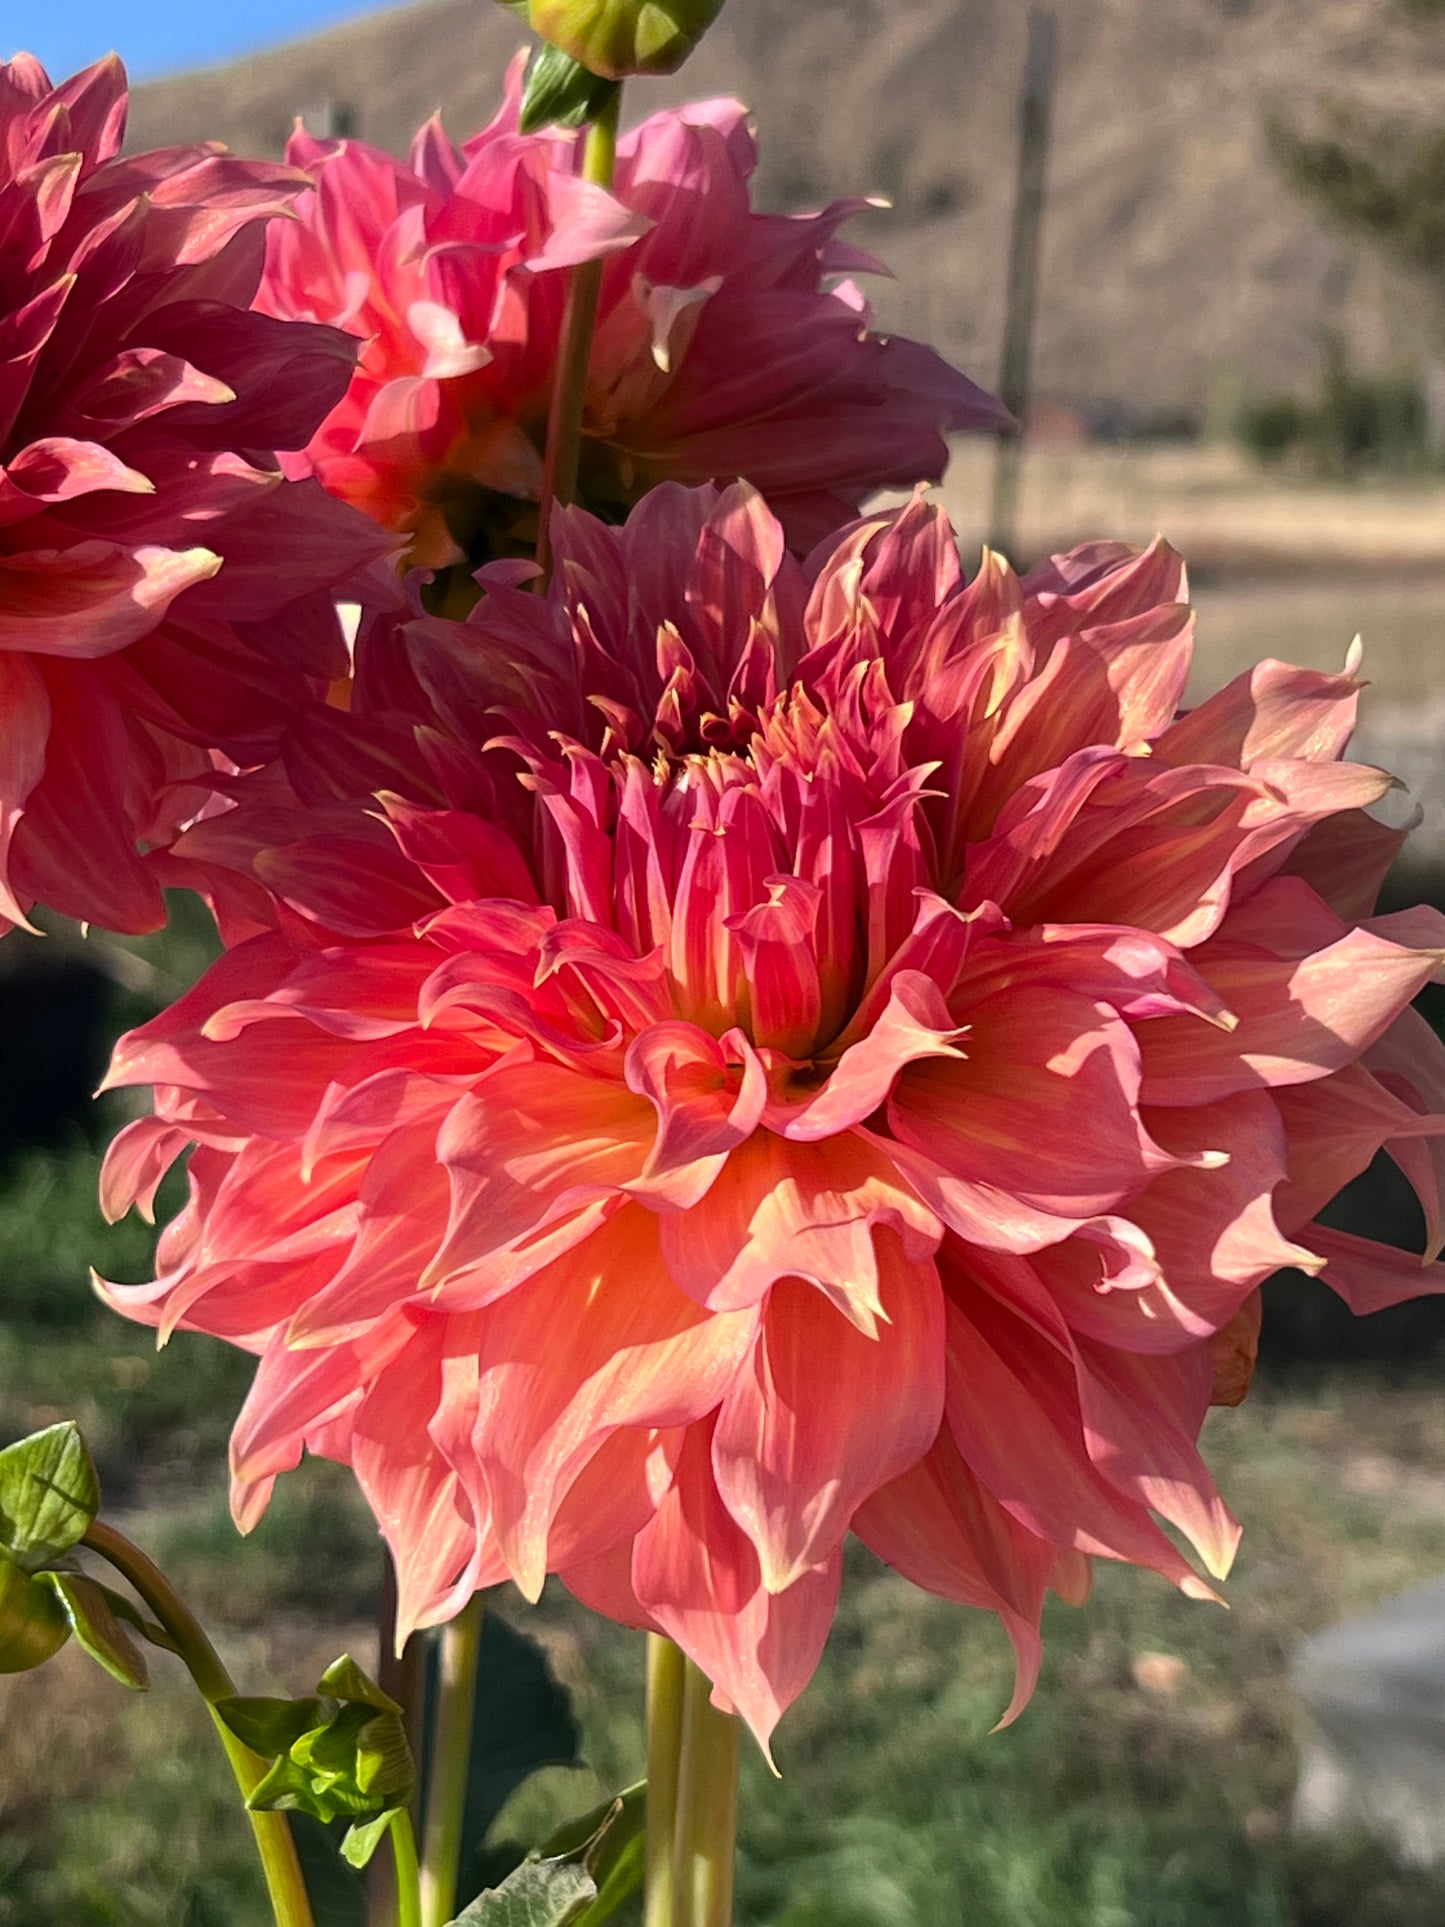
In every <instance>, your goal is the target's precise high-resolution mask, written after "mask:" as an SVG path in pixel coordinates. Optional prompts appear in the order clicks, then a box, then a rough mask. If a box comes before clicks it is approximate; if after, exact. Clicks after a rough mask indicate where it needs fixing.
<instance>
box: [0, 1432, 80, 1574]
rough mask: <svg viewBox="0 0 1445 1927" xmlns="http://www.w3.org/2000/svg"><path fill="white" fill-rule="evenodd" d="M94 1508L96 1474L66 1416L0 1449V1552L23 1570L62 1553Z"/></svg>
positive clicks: (77, 1540) (74, 1541) (35, 1568)
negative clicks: (62, 1421)
mask: <svg viewBox="0 0 1445 1927" xmlns="http://www.w3.org/2000/svg"><path fill="white" fill-rule="evenodd" d="M99 1510H100V1480H99V1479H98V1478H97V1477H96V1475H95V1466H94V1465H93V1464H92V1462H91V1457H90V1453H89V1451H88V1450H87V1449H86V1444H85V1440H84V1439H83V1438H82V1437H81V1436H80V1430H79V1428H78V1427H77V1426H76V1425H75V1423H74V1422H73V1421H72V1420H70V1419H66V1420H65V1421H64V1423H62V1424H60V1425H50V1426H47V1427H46V1429H45V1430H44V1431H43V1432H32V1433H31V1435H30V1437H29V1438H28V1439H21V1440H20V1441H19V1442H18V1443H17V1444H15V1445H7V1446H6V1447H5V1449H4V1451H3V1452H0V1556H3V1557H4V1558H6V1559H8V1560H10V1561H11V1562H12V1563H13V1564H15V1565H17V1566H20V1567H22V1568H23V1569H24V1570H25V1571H26V1572H38V1571H39V1570H40V1568H41V1567H42V1566H52V1565H54V1564H55V1562H56V1560H57V1559H61V1558H63V1557H64V1556H65V1554H66V1553H67V1552H69V1551H70V1549H71V1548H72V1546H76V1545H78V1544H79V1543H80V1541H81V1540H82V1539H83V1538H84V1537H85V1534H86V1533H87V1531H88V1530H89V1529H90V1526H91V1524H92V1523H93V1521H94V1519H95V1515H96V1513H97V1512H99Z"/></svg>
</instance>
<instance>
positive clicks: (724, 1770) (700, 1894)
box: [649, 1660, 742, 1927]
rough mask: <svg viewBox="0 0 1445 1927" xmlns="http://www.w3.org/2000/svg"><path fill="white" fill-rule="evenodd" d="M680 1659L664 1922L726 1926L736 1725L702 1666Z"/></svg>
mask: <svg viewBox="0 0 1445 1927" xmlns="http://www.w3.org/2000/svg"><path fill="white" fill-rule="evenodd" d="M683 1665H684V1668H685V1674H684V1681H683V1700H682V1746H681V1750H680V1755H679V1759H678V1769H677V1819H676V1832H675V1835H674V1846H673V1885H674V1891H675V1894H676V1901H675V1914H674V1918H673V1921H672V1923H671V1927H732V1918H733V1869H734V1865H735V1862H736V1859H737V1833H738V1743H739V1739H740V1737H741V1733H742V1725H741V1722H740V1721H739V1720H738V1719H737V1718H736V1717H735V1715H733V1714H731V1713H720V1712H719V1711H718V1710H717V1708H716V1707H715V1706H714V1705H713V1704H712V1683H711V1681H710V1680H709V1679H708V1677H707V1674H706V1673H704V1672H702V1671H701V1670H700V1668H698V1667H697V1666H694V1665H693V1663H692V1661H691V1660H684V1662H683ZM649 1927H651V1923H649Z"/></svg>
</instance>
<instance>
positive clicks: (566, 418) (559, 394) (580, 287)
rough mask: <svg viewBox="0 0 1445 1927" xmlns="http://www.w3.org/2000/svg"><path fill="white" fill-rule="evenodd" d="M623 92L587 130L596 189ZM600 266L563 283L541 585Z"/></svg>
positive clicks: (563, 484) (573, 436)
mask: <svg viewBox="0 0 1445 1927" xmlns="http://www.w3.org/2000/svg"><path fill="white" fill-rule="evenodd" d="M621 105H622V89H621V87H617V88H615V89H614V90H613V93H612V96H611V98H610V99H609V100H608V102H607V104H606V106H605V107H603V108H602V110H601V111H600V113H599V114H598V116H597V118H596V120H595V121H593V123H592V125H591V126H590V127H589V128H588V129H587V141H586V145H585V146H584V148H583V150H582V178H583V180H584V181H591V182H592V184H593V185H594V186H595V187H611V185H612V176H613V173H614V172H615V170H616V166H617V116H618V111H619V109H620V108H621ZM602 265H603V264H602V263H601V262H600V261H583V262H580V263H579V264H578V266H576V267H575V268H573V270H572V272H571V274H570V276H569V278H568V281H567V303H566V306H565V308H564V309H563V311H562V339H561V342H560V343H559V345H558V350H557V370H556V373H555V375H554V376H553V379H552V402H551V407H550V409H549V410H548V414H547V452H546V455H545V456H544V458H543V463H542V494H541V499H540V501H539V502H538V505H537V560H538V562H539V563H540V564H541V566H542V579H543V580H545V578H546V574H547V569H548V566H549V564H550V562H551V557H552V539H551V520H552V507H553V504H554V503H557V502H562V503H566V502H570V501H571V500H572V498H573V496H574V495H575V494H576V493H577V469H578V464H579V462H580V460H581V455H582V415H583V411H584V409H585V407H586V402H587V362H588V357H589V356H590V355H591V353H592V331H593V329H594V327H595V326H596V324H597V300H598V296H599V295H600V294H601V292H602Z"/></svg>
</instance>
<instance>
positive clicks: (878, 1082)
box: [777, 970, 964, 1142]
mask: <svg viewBox="0 0 1445 1927" xmlns="http://www.w3.org/2000/svg"><path fill="white" fill-rule="evenodd" d="M963 1035H964V1032H963V1031H962V1030H960V1029H959V1028H958V1027H957V1025H955V1024H954V1022H953V1020H952V1018H951V1016H950V1014H949V1009H948V1005H947V1004H946V1003H945V1001H944V998H943V994H942V992H941V991H940V990H939V988H938V986H937V985H936V984H935V983H934V982H933V981H932V980H931V979H930V978H928V977H926V976H924V975H922V973H921V972H918V971H914V970H902V971H898V972H896V973H895V974H894V975H893V977H892V979H891V980H890V983H889V986H888V1001H887V1004H886V1005H885V1006H884V1009H883V1012H882V1014H881V1016H879V1017H878V1019H877V1021H876V1022H875V1023H874V1025H873V1027H872V1029H871V1030H870V1031H869V1032H868V1034H867V1036H866V1037H861V1038H859V1040H858V1041H857V1043H854V1044H850V1045H849V1046H848V1047H847V1049H846V1050H845V1051H844V1052H843V1054H842V1056H841V1057H840V1058H839V1059H838V1062H837V1064H836V1065H835V1066H834V1068H833V1070H832V1071H831V1072H830V1073H829V1076H828V1079H827V1082H826V1083H825V1084H824V1085H823V1088H822V1089H821V1090H820V1091H819V1093H818V1094H817V1096H816V1097H813V1098H810V1099H808V1100H807V1101H806V1102H805V1103H803V1104H802V1105H800V1106H799V1107H798V1108H797V1109H794V1110H791V1111H790V1112H789V1114H788V1115H787V1116H786V1119H785V1120H782V1121H780V1123H779V1125H778V1126H777V1128H779V1129H781V1131H782V1133H783V1135H784V1136H786V1137H789V1138H794V1139H797V1140H799V1141H802V1142H814V1141H816V1140H817V1139H819V1138H827V1137H832V1136H834V1135H835V1134H836V1133H837V1132H839V1131H844V1130H847V1129H848V1128H849V1127H850V1126H852V1125H854V1124H861V1123H862V1122H863V1120H864V1118H866V1117H869V1116H871V1115H872V1113H873V1112H874V1111H876V1110H877V1109H878V1107H879V1105H880V1104H882V1103H884V1102H885V1101H886V1100H887V1098H888V1097H889V1096H890V1094H891V1093H892V1090H893V1087H894V1085H895V1084H896V1082H897V1080H898V1076H899V1073H900V1072H901V1071H902V1069H903V1067H904V1065H905V1064H913V1063H917V1062H918V1061H919V1060H920V1059H923V1058H929V1057H944V1058H947V1057H954V1058H958V1057H962V1056H963V1055H964V1052H962V1051H961V1050H959V1049H958V1048H957V1039H958V1038H960V1037H962V1036H963Z"/></svg>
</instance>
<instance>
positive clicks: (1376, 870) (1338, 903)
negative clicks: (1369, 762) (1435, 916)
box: [1279, 810, 1409, 919]
mask: <svg viewBox="0 0 1445 1927" xmlns="http://www.w3.org/2000/svg"><path fill="white" fill-rule="evenodd" d="M1408 836H1409V831H1408V830H1392V829H1391V828H1389V826H1388V825H1387V824H1384V823H1379V822H1376V820H1375V818H1374V817H1372V816H1369V815H1367V814H1366V813H1365V812H1364V811H1363V810H1342V811H1341V812H1340V814H1339V815H1338V816H1327V817H1325V818H1324V819H1323V820H1322V821H1321V822H1319V823H1313V824H1311V826H1310V827H1309V829H1308V830H1306V831H1305V833H1304V835H1303V836H1302V837H1301V838H1300V840H1299V842H1298V843H1296V844H1295V846H1294V848H1293V849H1292V850H1291V851H1290V853H1289V855H1288V856H1287V857H1286V858H1285V860H1284V863H1283V864H1282V865H1281V867H1280V871H1279V874H1280V875H1281V876H1297V877H1302V878H1303V879H1304V881H1305V882H1306V883H1308V884H1309V885H1310V887H1311V888H1312V889H1313V890H1314V891H1315V892H1316V894H1317V895H1318V896H1320V897H1321V898H1323V900H1324V901H1325V902H1326V903H1327V904H1328V905H1329V906H1330V908H1331V909H1332V910H1333V911H1334V913H1335V915H1336V916H1339V917H1344V918H1346V919H1357V918H1361V917H1368V916H1369V915H1370V914H1371V913H1372V911H1373V910H1374V908H1375V905H1376V903H1377V902H1378V901H1379V896H1380V886H1381V885H1382V884H1383V883H1384V881H1385V877H1386V875H1387V873H1388V872H1389V870H1390V868H1391V866H1392V865H1393V864H1394V862H1395V859H1396V857H1398V856H1399V854H1400V852H1401V850H1402V849H1403V848H1404V846H1405V842H1406V839H1407V837H1408Z"/></svg>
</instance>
